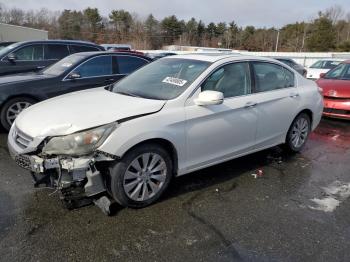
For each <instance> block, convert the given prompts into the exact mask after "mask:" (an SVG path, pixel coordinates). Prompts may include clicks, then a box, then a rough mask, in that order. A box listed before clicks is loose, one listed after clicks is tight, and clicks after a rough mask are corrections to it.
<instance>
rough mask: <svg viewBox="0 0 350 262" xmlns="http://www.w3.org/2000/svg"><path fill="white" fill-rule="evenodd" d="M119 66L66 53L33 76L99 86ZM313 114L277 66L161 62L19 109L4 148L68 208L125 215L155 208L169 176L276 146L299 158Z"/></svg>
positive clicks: (301, 83) (305, 95) (205, 58)
mask: <svg viewBox="0 0 350 262" xmlns="http://www.w3.org/2000/svg"><path fill="white" fill-rule="evenodd" d="M120 55H121V56H122V55H124V53H122V54H120ZM114 56H116V59H115V60H114ZM73 58H74V59H73ZM93 59H96V61H95V62H94V63H91V67H90V66H89V67H87V68H84V67H85V66H86V65H87V64H88V63H89V62H91V61H92V60H93ZM118 59H119V55H116V54H115V53H82V54H75V55H72V56H70V57H67V58H65V59H63V60H62V61H60V62H58V63H56V64H55V65H53V66H51V67H49V68H48V69H47V70H45V71H43V72H42V74H43V75H44V76H42V75H40V74H39V76H38V77H39V78H40V79H41V78H42V77H43V78H46V77H47V78H50V79H51V76H50V75H57V76H58V75H60V77H59V78H58V80H57V81H62V82H65V81H66V80H67V81H68V82H72V84H73V83H74V82H75V81H76V80H77V79H79V78H84V77H82V76H83V75H84V74H85V73H86V72H87V73H91V72H96V71H98V72H99V73H100V74H102V77H103V78H102V79H101V81H102V83H103V84H101V85H104V81H105V78H104V77H105V75H106V74H111V75H109V76H108V77H114V76H113V75H112V73H114V72H116V73H117V74H116V77H118V73H121V71H120V70H121V68H123V67H122V66H120V64H119V63H118ZM76 61H78V62H76ZM82 61H84V62H82ZM113 61H114V62H113ZM147 62H148V61H144V64H145V63H147ZM75 63H76V64H75ZM73 64H74V65H75V66H74V65H73ZM104 64H111V67H110V68H109V70H108V72H107V71H104V72H100V71H99V70H100V68H102V65H104ZM96 65H99V66H96ZM103 68H104V67H103ZM103 70H106V69H103ZM113 70H116V71H113ZM118 70H119V71H118ZM124 73H125V72H122V73H121V74H124ZM107 80H108V79H107ZM40 81H45V80H40ZM50 81H53V80H52V79H51V80H50ZM65 84H66V83H65ZM50 85H51V84H50ZM41 86H43V88H44V89H45V88H48V89H49V87H48V86H49V84H45V83H44V82H41V84H38V88H39V87H41ZM322 109H323V100H322V96H321V94H320V92H319V88H318V87H317V85H316V83H315V82H314V81H310V80H307V79H305V78H304V77H302V76H301V75H300V74H298V73H297V72H296V71H295V70H293V69H292V68H290V67H288V66H286V65H285V64H283V63H280V62H279V61H276V60H273V59H268V58H258V57H252V56H237V55H235V56H232V55H199V54H197V55H181V56H179V55H178V56H169V57H165V58H162V59H159V60H157V61H154V62H152V63H149V64H147V65H145V66H143V67H141V68H140V69H138V70H136V71H135V72H134V73H132V74H130V75H129V76H127V77H125V78H123V79H122V80H121V81H119V82H117V83H115V84H113V85H112V86H111V87H110V88H107V89H106V88H97V89H90V90H84V91H80V92H75V93H72V94H67V95H63V96H59V97H56V98H52V99H50V100H47V101H45V102H42V103H38V104H36V105H33V106H31V107H29V108H27V109H25V110H24V111H23V112H22V113H21V114H19V115H18V117H17V118H16V119H15V122H14V123H13V125H12V127H11V130H10V132H9V136H8V145H9V150H10V153H11V155H12V157H13V158H14V160H15V161H16V163H17V164H18V165H19V166H21V167H23V168H25V169H27V170H29V171H31V172H32V174H33V177H34V179H35V181H36V185H39V184H42V183H44V184H47V185H49V186H52V187H55V188H57V189H59V190H60V191H61V193H62V196H63V199H64V201H65V202H66V203H67V204H68V206H72V205H73V206H74V202H75V201H77V200H79V199H83V198H86V197H88V198H89V199H96V203H98V205H99V206H100V207H102V209H103V210H104V211H105V212H106V213H108V212H109V206H110V203H111V202H112V201H116V202H118V203H119V204H121V205H122V206H129V207H145V206H148V205H150V204H152V203H154V202H155V201H156V200H157V199H158V198H159V197H160V196H161V195H162V194H163V192H164V191H165V190H166V189H167V187H168V185H169V183H170V181H171V179H172V177H174V176H180V175H184V174H187V173H190V172H192V171H195V170H199V169H202V168H205V167H208V166H211V165H215V164H218V163H221V162H224V161H227V160H230V159H233V158H237V157H239V156H243V155H246V154H250V153H253V152H256V151H259V150H263V149H266V148H269V147H272V146H275V145H280V144H283V145H284V146H285V147H286V148H287V149H288V150H290V151H292V152H298V151H300V150H301V149H302V148H303V146H304V145H305V143H306V141H307V139H308V136H309V134H310V132H312V130H314V129H315V128H316V126H317V125H318V123H319V121H320V119H321V115H322Z"/></svg>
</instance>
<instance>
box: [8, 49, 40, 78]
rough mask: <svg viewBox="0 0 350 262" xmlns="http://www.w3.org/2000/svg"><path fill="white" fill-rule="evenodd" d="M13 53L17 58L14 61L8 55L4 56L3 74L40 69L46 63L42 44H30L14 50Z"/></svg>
mask: <svg viewBox="0 0 350 262" xmlns="http://www.w3.org/2000/svg"><path fill="white" fill-rule="evenodd" d="M11 54H13V55H14V56H15V58H16V59H15V60H14V61H9V60H8V59H7V57H4V58H3V59H2V61H1V63H2V68H1V74H16V73H24V72H30V71H38V70H40V69H41V68H42V66H44V65H45V62H44V49H43V45H42V44H29V45H26V46H23V47H20V48H18V49H16V50H14V52H12V53H11Z"/></svg>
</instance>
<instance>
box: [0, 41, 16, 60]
mask: <svg viewBox="0 0 350 262" xmlns="http://www.w3.org/2000/svg"><path fill="white" fill-rule="evenodd" d="M19 44H20V43H15V44H12V45H8V46H2V47H1V49H0V57H2V56H3V55H5V54H7V53H9V52H11V50H13V49H14V48H16V47H17V46H19Z"/></svg>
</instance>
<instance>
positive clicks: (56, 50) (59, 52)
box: [44, 44, 69, 66]
mask: <svg viewBox="0 0 350 262" xmlns="http://www.w3.org/2000/svg"><path fill="white" fill-rule="evenodd" d="M44 54H45V55H44V58H45V61H44V62H45V66H49V65H52V64H53V63H56V62H57V61H59V60H61V59H62V58H64V57H66V56H68V55H69V49H68V45H66V44H46V45H45V46H44Z"/></svg>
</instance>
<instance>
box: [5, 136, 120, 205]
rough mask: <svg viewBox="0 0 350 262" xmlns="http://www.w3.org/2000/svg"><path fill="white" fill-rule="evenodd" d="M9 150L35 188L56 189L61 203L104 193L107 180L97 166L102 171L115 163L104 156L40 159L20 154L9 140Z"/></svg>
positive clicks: (108, 156) (96, 154)
mask: <svg viewBox="0 0 350 262" xmlns="http://www.w3.org/2000/svg"><path fill="white" fill-rule="evenodd" d="M8 148H9V152H10V155H11V157H12V158H13V159H14V160H15V162H16V163H17V164H18V165H19V166H20V167H22V168H24V169H26V170H28V171H30V172H31V174H32V177H33V179H34V186H36V187H38V186H39V185H41V184H45V185H46V186H50V187H53V188H56V189H59V190H60V191H61V193H62V196H63V198H64V199H69V198H74V199H77V198H84V197H85V198H86V197H93V196H96V195H99V194H101V193H103V192H105V191H106V182H105V181H106V179H105V177H104V174H103V173H102V172H101V171H100V170H99V169H98V168H97V167H96V166H99V167H101V165H102V164H101V163H105V162H108V161H113V160H115V159H114V158H113V157H111V156H110V155H108V154H104V153H103V152H94V153H93V154H91V155H87V156H81V157H70V156H54V157H50V156H42V155H41V154H38V153H37V152H36V151H32V152H36V153H35V154H33V153H32V152H25V153H23V150H20V148H19V147H18V145H17V144H16V141H15V139H11V137H9V140H8ZM20 151H22V152H20Z"/></svg>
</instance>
